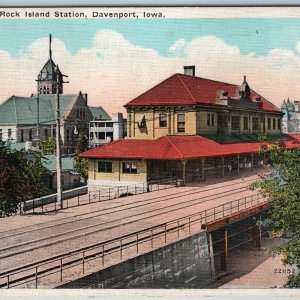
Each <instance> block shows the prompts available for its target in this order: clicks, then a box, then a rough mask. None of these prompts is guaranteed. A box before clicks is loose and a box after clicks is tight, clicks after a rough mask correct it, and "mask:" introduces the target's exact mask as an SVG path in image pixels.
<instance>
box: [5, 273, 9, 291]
mask: <svg viewBox="0 0 300 300" xmlns="http://www.w3.org/2000/svg"><path fill="white" fill-rule="evenodd" d="M6 285H7V288H8V289H9V275H7V283H6Z"/></svg>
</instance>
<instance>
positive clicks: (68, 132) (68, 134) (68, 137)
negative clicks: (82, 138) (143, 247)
mask: <svg viewBox="0 0 300 300" xmlns="http://www.w3.org/2000/svg"><path fill="white" fill-rule="evenodd" d="M69 140H70V130H69V129H67V141H69Z"/></svg>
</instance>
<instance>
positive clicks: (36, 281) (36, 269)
mask: <svg viewBox="0 0 300 300" xmlns="http://www.w3.org/2000/svg"><path fill="white" fill-rule="evenodd" d="M37 286H38V267H37V266H36V267H35V288H36V289H37Z"/></svg>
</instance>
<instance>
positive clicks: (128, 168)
mask: <svg viewBox="0 0 300 300" xmlns="http://www.w3.org/2000/svg"><path fill="white" fill-rule="evenodd" d="M123 173H129V174H137V166H136V163H134V162H124V163H123Z"/></svg>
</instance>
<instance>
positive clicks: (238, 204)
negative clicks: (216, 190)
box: [238, 199, 240, 212]
mask: <svg viewBox="0 0 300 300" xmlns="http://www.w3.org/2000/svg"><path fill="white" fill-rule="evenodd" d="M239 211H240V199H238V212H239Z"/></svg>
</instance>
